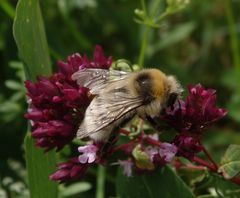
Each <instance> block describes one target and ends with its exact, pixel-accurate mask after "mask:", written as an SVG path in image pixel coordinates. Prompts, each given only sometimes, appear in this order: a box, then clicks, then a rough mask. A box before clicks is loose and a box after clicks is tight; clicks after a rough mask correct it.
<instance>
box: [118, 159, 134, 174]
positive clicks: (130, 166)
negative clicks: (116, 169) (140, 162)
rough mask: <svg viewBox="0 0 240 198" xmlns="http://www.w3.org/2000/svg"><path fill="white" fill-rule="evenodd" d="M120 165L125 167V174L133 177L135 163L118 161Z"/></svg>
mask: <svg viewBox="0 0 240 198" xmlns="http://www.w3.org/2000/svg"><path fill="white" fill-rule="evenodd" d="M118 164H119V165H120V166H122V167H123V174H124V175H126V176H127V177H132V169H133V162H132V160H118Z"/></svg>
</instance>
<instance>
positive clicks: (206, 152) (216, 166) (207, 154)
mask: <svg viewBox="0 0 240 198" xmlns="http://www.w3.org/2000/svg"><path fill="white" fill-rule="evenodd" d="M202 149H203V153H204V154H205V155H206V157H207V158H208V159H209V161H210V162H212V164H213V166H215V168H216V169H218V165H217V164H216V162H215V161H214V160H213V158H212V156H211V155H210V153H209V152H208V151H207V149H206V148H205V146H204V145H202Z"/></svg>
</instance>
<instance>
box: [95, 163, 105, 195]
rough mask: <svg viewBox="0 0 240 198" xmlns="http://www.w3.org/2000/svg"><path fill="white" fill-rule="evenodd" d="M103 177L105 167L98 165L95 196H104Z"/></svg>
mask: <svg viewBox="0 0 240 198" xmlns="http://www.w3.org/2000/svg"><path fill="white" fill-rule="evenodd" d="M105 177H106V168H105V167H103V166H101V165H99V166H98V172H97V190H96V198H104V197H105V196H104V194H105Z"/></svg>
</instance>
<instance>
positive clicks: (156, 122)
mask: <svg viewBox="0 0 240 198" xmlns="http://www.w3.org/2000/svg"><path fill="white" fill-rule="evenodd" d="M145 118H146V120H147V121H148V122H149V123H150V124H151V125H152V127H153V128H154V129H156V130H157V131H162V130H163V129H164V128H165V127H164V126H163V125H162V124H160V123H159V118H152V117H151V116H148V115H146V117H145Z"/></svg>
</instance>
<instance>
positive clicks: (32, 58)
mask: <svg viewBox="0 0 240 198" xmlns="http://www.w3.org/2000/svg"><path fill="white" fill-rule="evenodd" d="M13 34H14V38H15V42H16V44H17V47H18V51H19V55H20V58H21V59H22V60H23V62H24V63H25V65H24V66H25V68H24V69H25V74H26V77H27V79H30V80H32V81H34V80H36V77H37V76H38V75H49V74H51V63H50V57H49V54H48V45H47V40H46V35H45V30H44V25H43V19H42V14H41V11H40V6H39V1H38V0H19V1H18V4H17V8H16V16H15V19H14V25H13ZM25 152H26V163H27V171H28V182H29V189H30V194H31V198H42V197H44V198H56V197H57V184H56V183H54V182H52V181H50V180H49V178H48V176H49V174H51V173H52V172H54V169H55V165H56V160H55V152H53V151H52V152H48V153H44V152H43V150H41V149H39V148H36V147H35V141H34V140H33V139H32V137H31V135H30V132H28V133H27V135H26V137H25Z"/></svg>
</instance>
